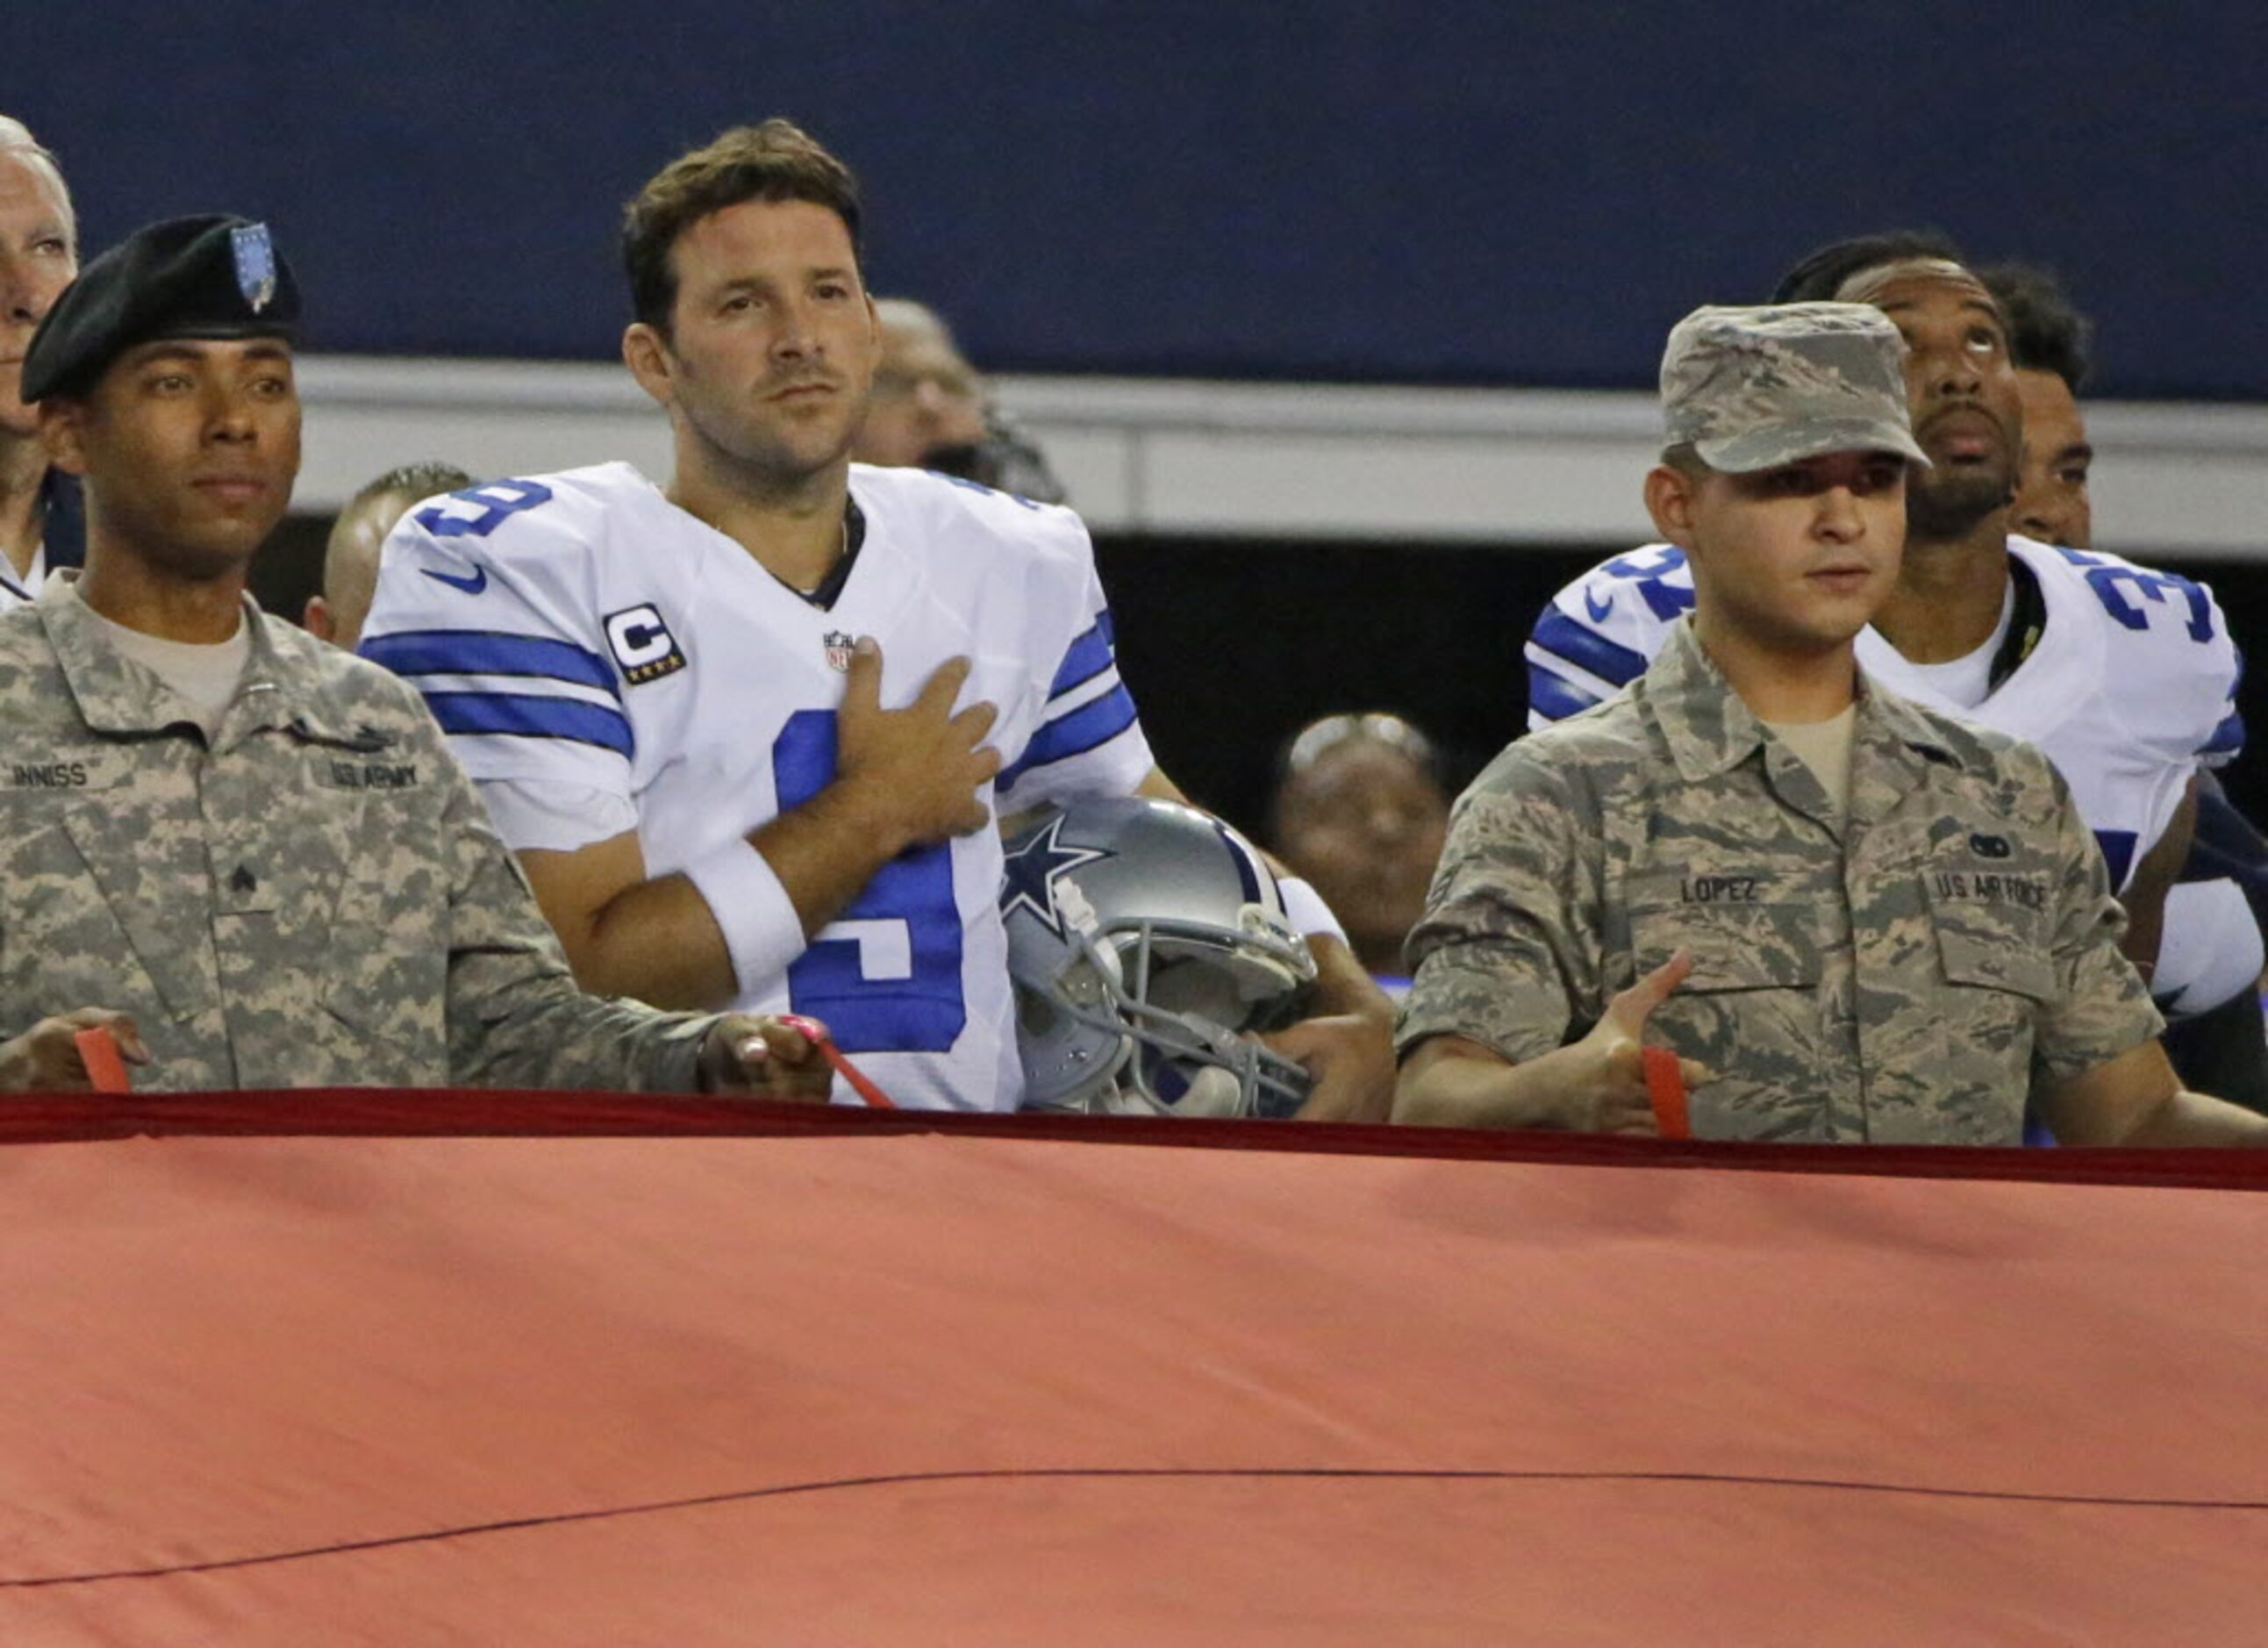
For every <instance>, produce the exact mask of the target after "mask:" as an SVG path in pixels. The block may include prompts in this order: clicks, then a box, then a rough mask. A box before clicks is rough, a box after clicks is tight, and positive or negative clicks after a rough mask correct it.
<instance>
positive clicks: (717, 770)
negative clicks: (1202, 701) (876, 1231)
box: [362, 463, 1151, 1110]
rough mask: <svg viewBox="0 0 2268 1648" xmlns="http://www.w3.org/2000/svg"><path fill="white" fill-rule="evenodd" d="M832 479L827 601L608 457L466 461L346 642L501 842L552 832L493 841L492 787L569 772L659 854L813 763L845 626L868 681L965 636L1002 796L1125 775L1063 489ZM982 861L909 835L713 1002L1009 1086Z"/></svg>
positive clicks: (899, 1082) (830, 707)
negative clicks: (836, 525) (832, 594)
mask: <svg viewBox="0 0 2268 1648" xmlns="http://www.w3.org/2000/svg"><path fill="white" fill-rule="evenodd" d="M851 496H852V498H853V499H855V500H856V502H857V504H858V509H859V511H860V513H861V514H862V516H863V518H864V521H865V536H864V540H863V543H861V545H860V547H859V550H858V555H857V558H856V559H855V560H854V561H853V563H852V564H851V570H850V574H849V577H848V578H847V580H845V581H844V582H843V586H842V588H841V590H840V592H839V594H838V595H836V598H835V600H834V602H833V604H832V605H831V607H828V608H824V609H822V608H821V607H818V606H814V604H812V603H811V602H808V601H806V599H805V598H804V597H803V596H801V595H798V594H797V593H795V592H794V591H792V590H791V589H789V588H787V587H786V586H784V584H782V583H780V582H779V581H778V580H775V579H774V578H773V577H772V576H771V575H770V573H767V572H765V571H764V569H763V568H762V566H761V565H758V564H757V562H756V561H755V559H754V558H752V557H751V556H750V555H749V554H748V553H747V551H746V550H744V549H743V548H742V547H741V546H740V544H739V543H736V542H735V541H733V539H731V538H728V537H726V536H724V535H723V534H721V533H718V532H717V531H716V530H714V529H713V528H711V527H709V526H707V525H705V524H704V523H703V522H702V521H699V520H697V519H696V518H695V517H694V516H692V515H690V514H687V513H686V512H685V511H683V510H681V509H680V508H678V507H677V506H675V505H674V504H672V503H670V502H669V500H668V499H666V498H664V497H663V496H662V494H661V492H660V491H659V489H658V488H657V487H656V486H655V485H654V484H652V482H651V481H649V480H647V479H646V478H645V477H644V476H643V475H641V474H639V473H638V472H637V470H636V469H632V468H631V467H630V465H628V464H621V463H615V464H605V465H601V466H599V467H597V468H594V469H577V470H571V471H569V472H567V473H564V474H560V475H549V476H540V477H534V478H532V479H527V480H508V481H500V482H495V483H492V484H487V485H483V486H478V487H474V488H470V489H468V491H463V492H460V493H456V494H453V495H452V496H450V497H448V498H445V499H436V500H433V501H432V502H431V503H430V504H428V505H426V506H423V507H421V508H419V509H417V510H415V511H412V512H411V514H409V516H407V517H405V519H404V520H403V521H402V523H401V525H400V526H399V527H397V528H395V529H394V534H393V536H391V537H389V538H388V540H387V544H386V549H385V552H384V560H383V566H382V571H381V573H380V576H379V587H378V595H377V599H376V601H375V602H374V603H373V605H372V610H371V616H370V621H369V623H368V624H367V625H366V626H365V630H364V632H363V633H364V641H363V647H362V650H363V652H364V653H365V655H366V656H369V657H371V658H373V659H375V660H376V661H379V662H380V663H382V664H385V665H386V666H387V667H388V668H389V669H394V671H396V672H397V673H399V674H401V675H402V676H407V677H408V678H409V680H410V681H412V682H413V683H415V684H416V685H417V686H418V687H419V688H420V689H421V690H422V691H423V692H424V694H425V696H426V701H427V702H428V703H429V704H430V705H431V706H432V709H433V712H434V713H435V715H436V716H437V717H438V719H439V721H440V722H441V725H442V727H443V728H444V729H445V730H446V731H447V732H448V733H449V735H450V738H451V743H452V744H453V747H454V749H455V750H456V752H457V755H458V757H460V759H461V760H462V761H463V762H464V764H465V766H466V768H467V770H468V771H469V772H471V774H472V775H473V777H474V778H475V780H478V781H480V782H481V783H482V785H483V786H484V787H490V789H491V806H492V810H493V811H494V812H496V814H497V819H498V825H499V828H500V829H501V830H502V831H503V833H504V836H505V839H507V840H508V841H511V842H512V845H513V846H516V847H517V846H532V845H534V846H559V845H563V843H561V842H559V841H557V840H556V839H552V840H529V839H519V840H514V839H512V838H513V836H514V834H515V833H516V831H515V828H514V826H513V822H512V821H513V819H514V817H515V816H516V812H515V809H513V808H510V807H505V806H503V805H497V802H498V801H500V800H501V799H503V797H502V796H501V795H498V794H496V793H495V792H497V790H503V791H505V792H507V793H517V792H518V790H519V787H521V786H525V785H530V784H533V785H537V786H541V787H543V788H544V790H545V792H546V793H547V794H562V793H564V794H587V795H588V796H590V797H591V812H592V816H593V820H594V822H593V826H592V830H591V832H590V834H589V839H591V840H600V839H607V838H608V837H609V836H611V835H614V834H617V833H620V830H621V828H622V826H621V825H619V824H611V823H608V822H607V821H608V820H609V819H621V818H634V820H635V826H636V828H637V833H638V840H639V844H640V846H641V847H642V848H643V850H644V858H645V865H646V872H647V874H648V875H649V876H666V875H668V874H671V873H673V872H674V871H679V870H683V869H686V868H689V867H690V866H692V865H695V864H696V863H697V862H699V861H702V860H703V858H704V856H706V855H710V854H715V853H717V852H718V851H719V850H720V849H725V848H729V847H730V846H731V845H732V844H733V843H734V842H736V841H738V840H740V839H741V838H743V837H745V836H746V835H747V832H748V831H752V830H754V829H755V828H757V827H758V826H759V825H762V824H765V823H767V822H769V821H770V819H772V818H773V817H777V816H778V815H779V814H780V813H782V812H784V811H787V810H790V809H793V808H795V807H797V806H799V805H800V804H802V803H803V802H806V801H808V800H810V799H811V798H812V797H813V796H814V795H815V794H818V792H819V791H820V790H821V789H822V788H823V787H825V786H826V785H827V784H828V782H830V781H831V780H832V779H833V777H834V774H835V757H836V743H835V715H836V708H837V706H839V705H840V704H841V702H842V698H843V668H844V666H845V664H846V663H847V661H848V655H849V654H848V649H849V647H850V646H851V641H852V640H853V639H854V638H856V637H858V636H864V635H871V636H873V637H874V638H875V639H876V640H877V641H879V642H880V645H881V648H882V656H883V686H882V695H883V696H882V701H883V703H884V705H885V706H893V707H895V706H902V705H904V704H906V703H909V702H910V701H911V699H912V698H913V696H914V695H915V693H916V692H917V691H918V690H919V689H920V687H921V684H923V683H924V681H926V680H927V679H928V677H929V676H930V674H931V672H932V671H933V670H935V669H937V668H938V667H939V665H940V664H942V663H944V662H945V661H946V660H948V659H950V658H953V657H955V656H961V655H966V656H967V657H968V658H969V659H970V660H972V661H973V664H974V668H973V670H972V672H971V675H970V676H969V680H968V684H967V686H966V687H965V688H964V689H963V690H962V693H961V703H962V704H964V705H965V704H968V703H971V702H974V701H976V700H977V699H980V698H982V699H988V700H990V702H991V703H993V704H995V705H996V706H998V709H999V719H998V723H997V724H996V725H995V726H994V728H993V729H992V732H991V734H990V737H989V739H988V741H987V742H988V743H991V744H992V745H994V746H995V747H996V748H998V750H1000V751H1001V753H1002V755H1003V757H1005V761H1006V765H1005V768H1004V769H1003V771H1002V772H1001V773H1000V775H999V776H998V779H997V780H994V782H993V783H992V785H991V786H990V787H988V789H987V791H986V792H984V793H983V799H984V800H985V801H986V802H989V803H990V805H991V806H992V807H993V808H994V809H995V811H996V814H997V815H998V816H1007V815H1009V814H1013V813H1015V812H1018V811H1021V810H1023V809H1026V808H1029V807H1033V806H1035V805H1038V804H1041V803H1042V802H1063V801H1067V800H1069V799H1071V798H1072V797H1074V796H1077V795H1085V794H1125V793H1128V792H1130V791H1131V790H1132V789H1133V788H1134V787H1136V786H1137V785H1138V783H1139V782H1140V781H1141V780H1142V779H1143V778H1144V777H1145V775H1146V774H1147V773H1148V772H1149V771H1150V767H1151V757H1150V750H1149V746H1148V744H1147V743H1146V742H1145V739H1144V737H1143V734H1142V728H1141V725H1140V723H1139V721H1138V719H1137V718H1136V714H1135V710H1134V704H1133V700H1132V699H1131V698H1130V697H1129V695H1128V693H1127V691H1126V689H1125V687H1124V686H1123V684H1121V682H1120V681H1119V678H1118V670H1117V664H1116V654H1115V652H1114V649H1113V647H1112V641H1111V629H1110V618H1109V614H1108V611H1107V610H1106V609H1105V607H1104V604H1103V598H1102V589H1101V582H1100V580H1098V578H1097V577H1096V574H1095V570H1094V551H1093V549H1092V546H1091V545H1090V543H1089V542H1088V539H1087V535H1086V528H1085V527H1084V526H1083V525H1082V524H1081V523H1080V521H1079V517H1078V516H1077V515H1075V514H1072V513H1071V511H1070V510H1068V509H1063V508H1059V507H1057V506H1043V505H1034V504H1029V503H1026V502H1024V501H1023V500H1021V499H1015V498H1011V497H1008V496H1006V495H1005V494H1003V493H998V492H994V491H989V490H987V489H985V488H983V487H977V486H972V485H970V484H967V483H962V482H956V481H951V480H947V479H946V478H944V477H939V476H935V475H931V474H928V473H925V472H924V471H920V470H915V469H869V468H866V467H865V466H863V465H859V466H854V467H853V468H852V469H851ZM517 833H521V834H523V835H524V834H525V833H526V832H525V831H518V832H517ZM1000 877H1001V844H1000V839H999V837H998V833H997V832H996V831H991V830H984V831H979V832H977V833H976V834H975V835H971V836H966V837H962V838H960V839H955V840H954V841H952V842H950V843H948V844H946V845H944V846H936V847H931V848H926V849H922V850H917V851H914V852H910V853H908V854H903V855H902V856H901V857H899V858H898V859H896V860H895V861H892V862H891V863H889V864H887V865H886V866H884V867H883V868H882V869H881V871H880V873H879V874H877V875H876V876H875V877H874V879H873V881H872V882H871V883H869V884H868V885H867V887H866V889H865V891H864V892H863V893H862V894H861V895H860V896H859V897H858V898H857V899H856V900H855V901H854V902H853V903H852V904H851V905H850V907H849V908H847V909H846V910H844V911H843V913H842V915H841V916H840V917H839V918H838V919H837V920H836V921H835V922H834V923H833V924H831V925H830V926H829V927H827V928H825V929H824V930H822V931H821V934H820V935H818V936H817V937H816V938H815V939H814V941H813V942H811V943H810V945H809V946H808V947H807V948H802V949H801V950H800V953H799V954H795V959H794V960H793V961H792V963H790V964H788V965H787V966H786V970H785V972H784V973H783V974H780V975H779V976H776V977H771V978H759V979H741V980H740V985H741V993H740V998H739V1000H738V1001H737V1003H736V1005H738V1006H739V1007H740V1008H741V1009H745V1010H747V1011H752V1012H782V1011H794V1012H799V1013H807V1014H810V1015H813V1016H815V1017H818V1018H821V1019H823V1020H825V1021H826V1022H827V1024H828V1025H829V1027H830V1028H831V1029H832V1031H833V1032H834V1035H835V1038H836V1042H837V1044H838V1045H839V1046H841V1047H842V1048H843V1051H844V1052H845V1053H850V1054H851V1055H852V1056H853V1057H854V1058H855V1059H856V1060H858V1064H859V1065H860V1066H861V1068H864V1069H865V1071H866V1072H867V1073H868V1074H869V1075H872V1076H873V1078H874V1079H875V1081H876V1082H877V1083H880V1086H881V1088H882V1089H883V1090H884V1091H885V1092H886V1093H887V1094H888V1095H889V1096H890V1097H892V1098H893V1099H895V1101H896V1102H897V1103H899V1104H900V1105H911V1106H916V1107H930V1108H954V1109H974V1110H988V1109H999V1110H1006V1109H1013V1108H1014V1107H1015V1105H1017V1104H1018V1102H1019V1101H1020V1098H1021V1095H1022V1077H1021V1073H1020V1066H1019V1063H1018V1060H1017V1055H1016V1036H1015V1024H1014V1020H1013V1010H1012V1001H1011V997H1010V994H1009V986H1008V973H1007V966H1006V958H1005V940H1004V937H1003V934H1002V930H1001V926H1000V920H999V916H998V897H999V887H1000ZM799 944H800V935H799V934H788V935H784V945H783V947H782V951H781V953H783V954H793V953H794V952H795V951H796V949H797V947H798V946H799Z"/></svg>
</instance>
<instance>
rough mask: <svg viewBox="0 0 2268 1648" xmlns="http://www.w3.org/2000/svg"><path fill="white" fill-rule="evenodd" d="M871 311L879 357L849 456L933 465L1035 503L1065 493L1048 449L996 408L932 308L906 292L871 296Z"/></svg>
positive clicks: (1058, 499)
mask: <svg viewBox="0 0 2268 1648" xmlns="http://www.w3.org/2000/svg"><path fill="white" fill-rule="evenodd" d="M874 314H875V315H876V317H877V318H878V319H879V320H880V321H881V325H882V358H881V363H880V365H879V366H876V367H875V369H874V388H873V394H872V395H870V396H869V397H868V399H867V403H866V421H865V425H863V426H862V427H861V428H860V430H859V432H858V445H857V446H856V447H853V448H852V449H851V457H852V458H853V459H855V460H856V461H857V462H860V463H877V464H880V465H881V466H882V467H884V468H885V469H902V468H914V469H935V470H936V471H937V472H938V473H939V474H940V475H956V476H959V477H961V479H962V480H964V481H976V482H978V483H979V484H983V485H985V486H990V487H994V488H997V489H998V491H1004V492H1013V493H1015V494H1016V495H1017V496H1018V497H1020V498H1028V499H1031V500H1032V501H1033V502H1035V503H1040V504H1060V503H1062V502H1063V501H1064V488H1063V483H1062V482H1061V481H1059V480H1057V478H1056V476H1055V471H1054V470H1052V469H1049V467H1048V461H1047V456H1046V454H1043V453H1042V452H1041V450H1040V449H1039V447H1038V446H1037V445H1035V443H1034V442H1033V440H1032V439H1031V438H1030V437H1029V436H1028V435H1027V434H1025V433H1024V432H1023V431H1022V430H1021V429H1020V428H1018V427H1017V425H1016V424H1015V421H1014V420H1013V418H1010V417H1009V416H1008V415H1007V414H1006V413H1005V412H1004V411H1003V410H1001V409H1000V406H999V403H998V402H996V401H995V400H994V399H993V398H992V393H991V390H990V388H989V387H988V386H987V385H986V383H985V381H984V379H983V376H982V374H980V373H978V372H977V370H976V367H974V366H970V365H969V364H968V357H967V356H966V355H963V354H962V353H961V345H960V344H957V343H955V342H954V336H953V329H951V328H950V327H948V326H946V323H945V321H944V319H943V317H941V316H940V315H939V314H938V313H937V311H935V310H934V309H932V308H930V307H928V306H927V305H925V304H920V303H916V302H915V301H914V300H913V299H910V298H877V299H875V300H874Z"/></svg>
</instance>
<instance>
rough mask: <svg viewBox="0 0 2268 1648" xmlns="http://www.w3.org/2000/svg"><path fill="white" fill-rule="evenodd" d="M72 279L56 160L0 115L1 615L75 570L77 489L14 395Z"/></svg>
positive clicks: (66, 203)
mask: <svg viewBox="0 0 2268 1648" xmlns="http://www.w3.org/2000/svg"><path fill="white" fill-rule="evenodd" d="M77 273H78V224H77V219H76V218H74V216H73V215H72V212H71V200H70V189H69V188H65V187H64V184H63V173H62V171H61V170H60V169H59V168H58V167H57V166H56V165H55V156H53V155H51V154H49V153H48V151H46V150H45V149H42V148H41V147H40V145H39V143H38V141H37V140H36V139H34V138H33V136H32V134H31V133H30V132H29V131H27V130H26V129H25V127H24V123H23V122H21V121H18V120H11V119H10V118H9V117H8V116H7V115H0V609H5V608H8V607H12V606H15V605H16V604H18V602H25V601H29V600H30V599H31V598H32V596H33V595H34V594H36V593H37V592H38V589H39V587H40V583H41V581H42V580H45V578H46V577H47V575H48V572H49V571H50V570H52V569H53V568H55V567H57V566H76V565H78V564H79V561H80V558H81V556H82V553H83V543H84V535H85V516H84V514H83V512H82V511H81V509H80V506H79V494H78V483H77V481H75V480H73V479H72V478H71V477H69V476H67V475H65V474H63V472H62V471H61V470H59V469H51V468H50V467H49V466H48V449H47V447H45V446H44V445H43V444H42V443H41V442H40V414H39V409H38V408H37V407H34V406H27V405H26V404H25V403H24V398H23V396H22V395H19V394H18V392H17V389H18V381H19V380H20V378H21V376H22V373H23V367H24V351H25V350H26V348H28V347H29V346H30V344H31V341H32V334H33V331H34V330H36V329H38V327H39V324H40V317H41V316H42V315H44V314H47V312H48V309H50V308H51V307H54V305H55V299H56V298H58V297H59V296H61V295H62V293H63V288H64V287H65V286H68V285H70V283H71V280H72V278H73V277H75V276H76V275H77Z"/></svg>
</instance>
